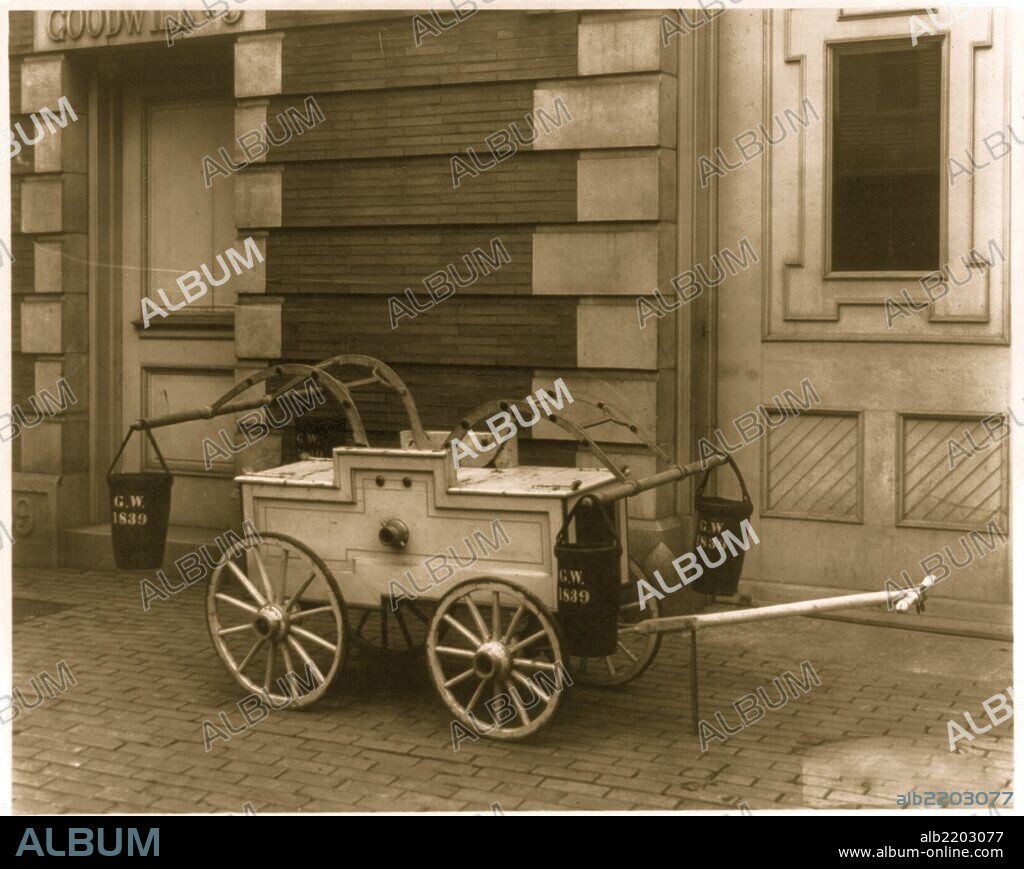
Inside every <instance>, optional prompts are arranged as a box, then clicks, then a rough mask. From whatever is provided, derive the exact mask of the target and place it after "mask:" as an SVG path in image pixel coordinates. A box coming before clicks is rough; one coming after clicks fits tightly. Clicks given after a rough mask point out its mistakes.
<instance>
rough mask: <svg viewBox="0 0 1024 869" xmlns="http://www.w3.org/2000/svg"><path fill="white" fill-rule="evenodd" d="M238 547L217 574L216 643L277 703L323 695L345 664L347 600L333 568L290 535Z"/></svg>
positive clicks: (212, 618) (212, 612)
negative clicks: (330, 568)
mask: <svg viewBox="0 0 1024 869" xmlns="http://www.w3.org/2000/svg"><path fill="white" fill-rule="evenodd" d="M246 545H247V546H248V547H249V548H247V549H245V550H243V549H242V547H241V546H236V548H235V550H234V551H233V552H232V553H231V555H230V556H229V557H228V558H226V559H224V560H223V561H222V562H221V563H220V564H219V565H218V566H217V567H216V569H215V570H214V572H213V575H212V576H211V577H210V584H209V588H208V590H207V595H206V617H207V622H208V624H209V628H210V637H211V639H212V640H213V645H214V648H215V649H216V650H217V654H218V655H220V659H221V660H222V661H223V662H224V665H225V666H226V667H227V668H228V672H229V673H231V675H232V676H233V677H234V678H235V681H236V682H238V684H239V685H241V686H242V687H243V688H245V689H246V690H247V691H250V692H253V693H257V694H261V695H263V696H265V697H267V698H268V701H269V702H270V703H271V704H272V705H273V706H275V707H278V708H280V707H282V706H285V705H288V706H292V707H296V708H301V707H303V706H309V705H310V704H312V703H315V702H316V701H317V700H319V699H320V698H321V697H322V696H323V695H324V693H325V692H326V691H327V689H328V688H330V686H331V684H332V682H333V681H334V679H335V677H336V676H337V675H338V673H339V672H340V670H341V667H342V665H343V664H344V661H345V655H346V652H347V647H348V634H349V631H348V624H347V620H346V614H345V603H344V601H343V600H342V597H341V591H340V590H339V589H338V584H337V582H336V581H335V579H334V576H333V575H332V574H331V571H330V570H329V569H328V568H327V565H325V564H324V563H323V561H322V560H321V559H320V558H319V557H318V556H317V555H316V553H314V552H313V551H312V550H311V549H310V548H309V547H308V546H306V545H305V544H303V543H300V542H299V541H298V540H296V539H294V538H293V537H289V536H287V535H285V534H274V533H269V532H268V533H264V534H262V535H261V541H260V542H259V543H256V542H255V540H249V541H247V542H246Z"/></svg>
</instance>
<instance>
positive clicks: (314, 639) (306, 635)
mask: <svg viewBox="0 0 1024 869" xmlns="http://www.w3.org/2000/svg"><path fill="white" fill-rule="evenodd" d="M290 631H291V633H293V634H298V635H299V636H300V637H302V639H304V640H309V641H310V642H311V643H316V644H317V645H318V646H320V647H321V648H324V649H327V651H328V652H330V653H331V654H332V655H333V654H334V653H335V652H337V651H338V647H337V646H336V645H335V644H334V643H329V642H328V641H327V640H325V639H324V638H323V637H318V636H317V635H316V634H314V633H313V632H312V631H307V630H306V629H305V628H300V627H298V626H296V625H292V626H291V628H290Z"/></svg>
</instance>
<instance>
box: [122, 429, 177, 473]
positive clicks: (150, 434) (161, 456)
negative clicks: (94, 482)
mask: <svg viewBox="0 0 1024 869" xmlns="http://www.w3.org/2000/svg"><path fill="white" fill-rule="evenodd" d="M134 431H135V430H134V429H128V434H126V435H125V436H124V440H123V441H121V449H119V450H118V451H117V455H116V456H114V461H112V462H111V463H110V467H109V468H108V469H107V482H109V481H110V478H111V476H112V475H113V473H114V465H116V464H117V460H118V459H119V458H121V453H123V452H124V448H125V447H126V446H128V441H129V439H130V438H131V436H132V434H133V432H134ZM143 431H145V433H146V437H148V438H149V442H150V443H151V444H152V445H153V449H154V450H155V451H156V457H157V458H158V459H160V464H161V465H163V468H164V473H165V474H167V476H168V477H170V476H172V475H171V469H170V468H168V467H167V462H165V461H164V454H163V453H162V452H160V445H159V444H158V443H157V442H156V438H154V437H153V432H151V431H150V430H149V429H148V428H147V429H143Z"/></svg>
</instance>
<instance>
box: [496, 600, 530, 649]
mask: <svg viewBox="0 0 1024 869" xmlns="http://www.w3.org/2000/svg"><path fill="white" fill-rule="evenodd" d="M524 612H526V607H525V606H523V605H522V604H520V605H519V609H517V610H516V611H515V613H514V614H513V615H512V621H510V622H509V623H508V629H507V630H506V631H505V636H503V637H502V638H501V641H502V642H503V643H507V642H508V641H509V640H511V639H512V634H513V633H515V630H516V626H517V625H518V624H519V619H520V617H521V616H522V614H523V613H524Z"/></svg>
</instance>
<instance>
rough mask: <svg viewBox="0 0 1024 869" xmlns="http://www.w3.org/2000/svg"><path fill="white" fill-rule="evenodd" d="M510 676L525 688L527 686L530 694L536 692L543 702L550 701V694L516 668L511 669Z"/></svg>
mask: <svg viewBox="0 0 1024 869" xmlns="http://www.w3.org/2000/svg"><path fill="white" fill-rule="evenodd" d="M512 678H513V679H515V680H516V681H517V682H518V683H519V684H520V685H525V686H526V687H527V688H529V689H530V693H531V694H536V695H537V696H538V697H540V699H541V700H543V701H544V702H545V703H549V702H550V701H551V695H550V694H548V692H547V691H545V690H544V689H543V688H541V687H540V685H538V684H536V683H535V682H534V681H533V679H530V678H528V677H527V676H524V675H523V674H522V673H520V672H518V671H517V670H513V671H512Z"/></svg>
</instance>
